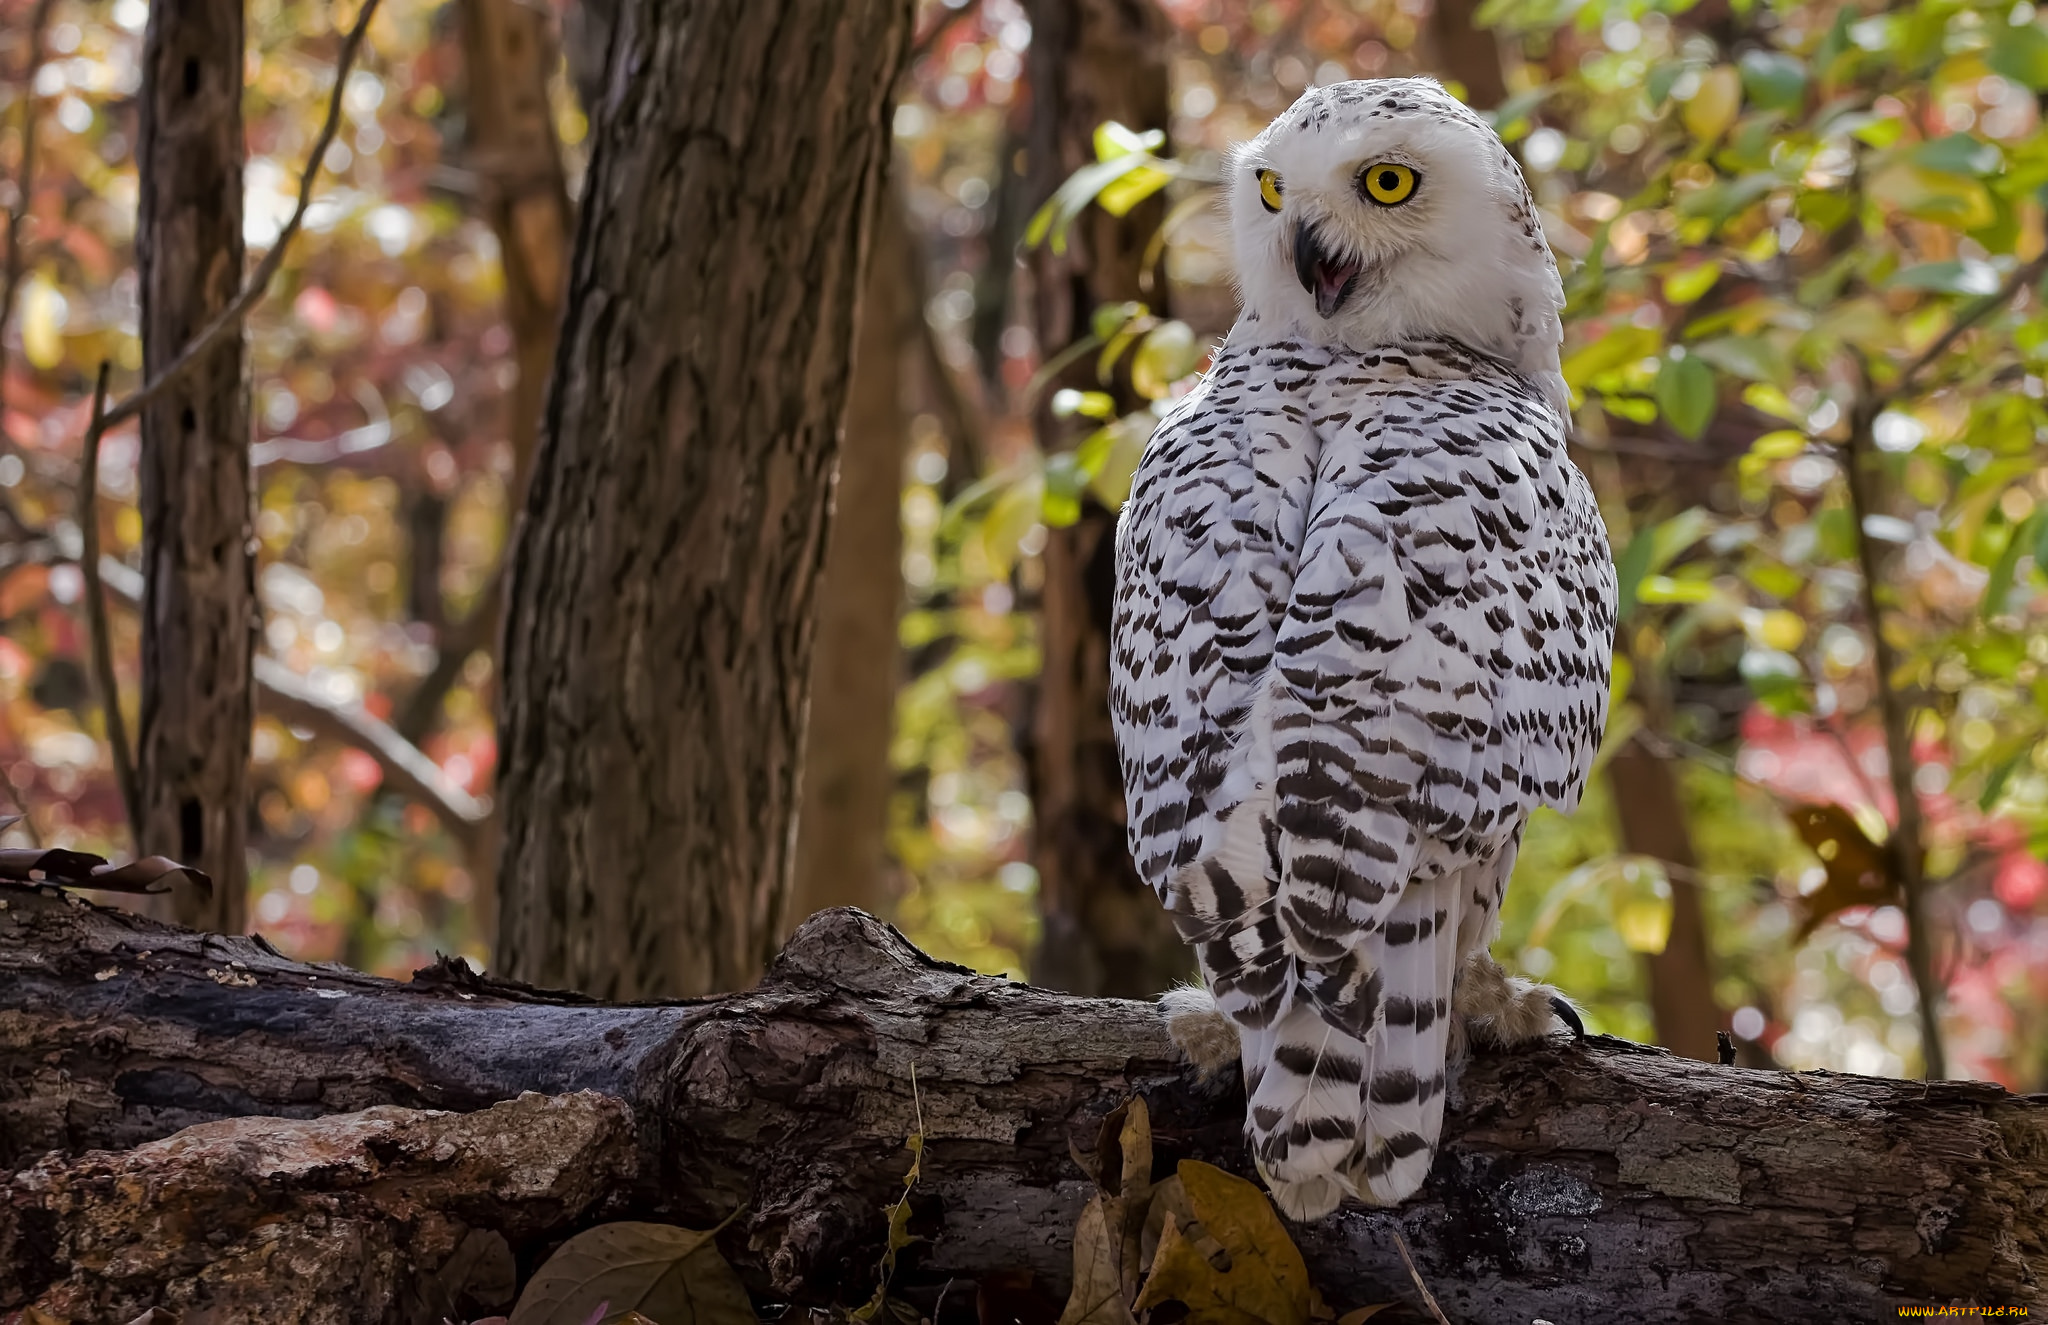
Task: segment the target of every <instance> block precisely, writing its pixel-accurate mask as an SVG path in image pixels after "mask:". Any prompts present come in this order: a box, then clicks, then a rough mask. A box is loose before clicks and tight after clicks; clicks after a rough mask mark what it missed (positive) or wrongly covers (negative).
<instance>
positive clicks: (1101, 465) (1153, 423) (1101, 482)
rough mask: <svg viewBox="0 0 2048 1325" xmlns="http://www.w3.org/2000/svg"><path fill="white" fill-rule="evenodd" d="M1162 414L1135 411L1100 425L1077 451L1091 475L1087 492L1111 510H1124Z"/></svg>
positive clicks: (1077, 458)
mask: <svg viewBox="0 0 2048 1325" xmlns="http://www.w3.org/2000/svg"><path fill="white" fill-rule="evenodd" d="M1158 424H1159V417H1158V416H1157V415H1156V414H1154V413H1153V412H1152V411H1151V410H1144V409H1141V410H1133V411H1132V412H1131V413H1129V414H1126V415H1124V416H1123V417H1122V418H1120V419H1118V420H1116V422H1114V423H1111V424H1110V425H1108V426H1107V427H1104V428H1097V429H1096V430H1095V431H1094V432H1092V433H1090V434H1089V435H1088V438H1087V440H1085V441H1083V442H1082V443H1081V445H1080V446H1078V447H1076V448H1075V450H1074V457H1075V459H1076V460H1077V461H1078V462H1079V463H1080V466H1081V468H1082V470H1083V471H1084V472H1085V473H1086V474H1087V475H1088V491H1090V492H1092V493H1094V494H1095V500H1097V501H1099V502H1101V503H1102V504H1103V505H1104V506H1105V507H1107V508H1109V509H1110V510H1112V511H1118V510H1122V509H1123V504H1124V501H1125V499H1126V498H1128V497H1129V496H1130V495H1131V475H1132V474H1134V473H1135V472H1136V471H1137V468H1138V461H1139V460H1141V459H1142V458H1143V457H1144V455H1145V443H1146V442H1148V441H1150V440H1152V430H1153V429H1154V428H1155V427H1157V426H1158Z"/></svg>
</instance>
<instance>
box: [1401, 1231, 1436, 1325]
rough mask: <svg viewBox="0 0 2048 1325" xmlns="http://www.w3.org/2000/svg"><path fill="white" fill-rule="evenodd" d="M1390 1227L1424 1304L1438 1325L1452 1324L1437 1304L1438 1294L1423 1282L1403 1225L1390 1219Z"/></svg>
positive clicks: (1402, 1260)
mask: <svg viewBox="0 0 2048 1325" xmlns="http://www.w3.org/2000/svg"><path fill="white" fill-rule="evenodd" d="M1388 1227H1389V1228H1391V1229H1392V1230H1393V1231H1394V1249H1395V1250H1396V1251H1398V1252H1400V1253H1401V1263H1402V1264H1403V1265H1405V1266H1407V1267H1408V1277H1409V1278H1410V1279H1413V1280H1414V1281H1415V1291H1416V1292H1418V1293H1420V1294H1422V1304H1423V1305H1424V1306H1426V1307H1428V1308H1429V1314H1430V1315H1432V1316H1434V1317H1436V1321H1437V1325H1451V1322H1450V1321H1448V1320H1446V1319H1445V1318H1444V1309H1443V1308H1442V1307H1440V1306H1438V1305H1437V1304H1436V1294H1434V1293H1432V1292H1430V1291H1429V1285H1428V1284H1425V1283H1423V1282H1422V1272H1421V1271H1420V1270H1417V1269H1416V1268H1415V1256H1414V1254H1413V1253H1411V1252H1410V1251H1409V1250H1408V1239H1407V1238H1405V1237H1402V1236H1401V1226H1400V1225H1399V1224H1395V1223H1392V1222H1391V1221H1390V1222H1389V1223H1388Z"/></svg>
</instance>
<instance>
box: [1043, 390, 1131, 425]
mask: <svg viewBox="0 0 2048 1325" xmlns="http://www.w3.org/2000/svg"><path fill="white" fill-rule="evenodd" d="M1076 414H1079V415H1081V416H1083V417H1084V418H1090V419H1110V418H1115V417H1116V399H1115V398H1114V397H1113V396H1111V395H1110V394H1109V393H1108V392H1107V391H1076V390H1074V389H1073V388H1071V387H1068V388H1066V389H1064V390H1060V391H1056V392H1054V393H1053V397H1052V416H1053V417H1054V418H1056V419H1065V418H1071V417H1073V416H1074V415H1076Z"/></svg>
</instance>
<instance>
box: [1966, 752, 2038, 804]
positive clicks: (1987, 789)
mask: <svg viewBox="0 0 2048 1325" xmlns="http://www.w3.org/2000/svg"><path fill="white" fill-rule="evenodd" d="M2033 753H2034V747H2033V743H2032V742H2028V743H2027V744H2025V745H2022V746H2021V747H2020V748H2019V749H2018V750H2016V751H2014V752H2013V753H2012V754H2011V755H2008V756H2007V757H2006V758H2004V759H2001V760H1999V761H1998V764H1997V765H1996V766H1995V767H1994V768H1993V769H1992V770H1991V776H1990V777H1988V778H1985V779H1984V790H1983V792H1982V793H1981V794H1980V795H1979V796H1978V797H1977V808H1978V809H1980V810H1982V811H1984V813H1986V814H1989V813H1991V807H1992V806H1994V805H1996V804H1998V798H1999V797H2000V796H2003V795H2004V794H2005V784H2006V783H2008V782H2010V781H2012V775H2013V774H2014V773H2015V772H2017V771H2018V770H2019V766H2020V765H2021V764H2024V763H2025V762H2027V760H2028V758H2029V757H2031V756H2032V755H2033Z"/></svg>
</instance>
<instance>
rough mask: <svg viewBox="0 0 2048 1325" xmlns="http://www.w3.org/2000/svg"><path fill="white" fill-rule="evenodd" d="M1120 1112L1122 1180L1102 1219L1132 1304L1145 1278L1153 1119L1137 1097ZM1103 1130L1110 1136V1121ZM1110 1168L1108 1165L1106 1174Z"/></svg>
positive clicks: (1124, 1287)
mask: <svg viewBox="0 0 2048 1325" xmlns="http://www.w3.org/2000/svg"><path fill="white" fill-rule="evenodd" d="M1117 1112H1118V1113H1121V1114H1123V1115H1124V1118H1123V1122H1122V1125H1121V1126H1119V1127H1118V1128H1117V1130H1116V1132H1115V1133H1114V1135H1115V1137H1116V1140H1117V1152H1118V1156H1117V1157H1118V1159H1119V1161H1120V1163H1119V1165H1118V1169H1119V1172H1120V1175H1121V1177H1120V1182H1119V1184H1118V1189H1117V1192H1116V1195H1115V1197H1114V1198H1113V1199H1109V1200H1106V1201H1105V1202H1104V1204H1103V1216H1104V1218H1105V1219H1106V1220H1107V1222H1108V1224H1109V1229H1110V1232H1111V1234H1112V1235H1113V1236H1114V1237H1115V1238H1116V1246H1117V1278H1118V1280H1119V1281H1120V1282H1121V1283H1122V1284H1123V1295H1124V1301H1125V1302H1132V1301H1135V1300H1136V1299H1137V1296H1138V1285H1139V1283H1140V1282H1141V1281H1142V1280H1143V1279H1144V1277H1145V1215H1146V1213H1147V1212H1148V1211H1150V1210H1151V1208H1152V1115H1151V1112H1150V1111H1149V1110H1148V1109H1147V1108H1146V1107H1145V1101H1144V1100H1143V1099H1141V1098H1138V1097H1135V1096H1134V1097H1132V1099H1131V1101H1130V1102H1129V1103H1128V1104H1126V1105H1124V1107H1123V1108H1122V1109H1119V1110H1118V1111H1117ZM1110 1116H1111V1117H1112V1118H1114V1117H1115V1116H1116V1115H1115V1114H1112V1115H1110ZM1102 1130H1103V1135H1104V1136H1105V1137H1108V1136H1110V1135H1111V1133H1110V1130H1109V1123H1108V1122H1107V1121H1105V1122H1104V1123H1103V1128H1102ZM1108 1167H1109V1166H1108V1164H1107V1163H1105V1165H1104V1169H1105V1171H1107V1169H1108Z"/></svg>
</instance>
